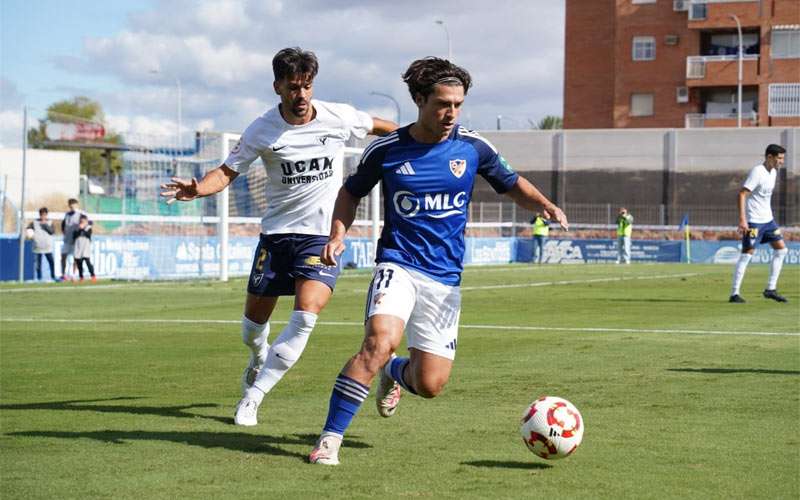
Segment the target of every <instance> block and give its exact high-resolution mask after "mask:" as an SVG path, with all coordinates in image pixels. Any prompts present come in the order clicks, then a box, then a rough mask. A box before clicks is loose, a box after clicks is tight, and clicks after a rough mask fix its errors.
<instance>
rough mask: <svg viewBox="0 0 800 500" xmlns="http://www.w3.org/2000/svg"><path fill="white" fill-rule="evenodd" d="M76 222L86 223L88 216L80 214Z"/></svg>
mask: <svg viewBox="0 0 800 500" xmlns="http://www.w3.org/2000/svg"><path fill="white" fill-rule="evenodd" d="M78 220H85V221H88V220H89V216H88V215H86V214H81V216H80V217H78Z"/></svg>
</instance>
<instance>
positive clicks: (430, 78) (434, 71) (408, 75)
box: [403, 57, 472, 100]
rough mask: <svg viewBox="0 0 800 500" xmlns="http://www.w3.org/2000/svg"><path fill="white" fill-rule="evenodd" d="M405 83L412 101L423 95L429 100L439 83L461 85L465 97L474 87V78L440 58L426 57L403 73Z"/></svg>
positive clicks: (412, 64)
mask: <svg viewBox="0 0 800 500" xmlns="http://www.w3.org/2000/svg"><path fill="white" fill-rule="evenodd" d="M403 81H404V82H406V85H408V91H409V92H410V93H411V98H412V99H416V97H417V95H421V96H422V97H423V98H424V99H426V100H427V99H428V96H429V95H430V94H431V92H433V86H434V85H435V84H437V83H439V84H442V85H461V86H462V87H464V95H466V94H467V91H469V88H470V87H471V86H472V77H470V76H469V73H468V72H467V70H465V69H464V68H461V67H459V66H456V65H455V64H453V63H451V62H450V61H448V60H446V59H439V58H438V57H425V58H423V59H417V60H416V61H414V62H412V63H411V66H409V67H408V69H407V70H406V72H405V73H403Z"/></svg>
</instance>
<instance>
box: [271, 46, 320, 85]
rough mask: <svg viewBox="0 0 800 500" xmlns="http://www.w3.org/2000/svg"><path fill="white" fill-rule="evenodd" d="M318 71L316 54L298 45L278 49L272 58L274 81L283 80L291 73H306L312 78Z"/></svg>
mask: <svg viewBox="0 0 800 500" xmlns="http://www.w3.org/2000/svg"><path fill="white" fill-rule="evenodd" d="M317 71H319V61H317V56H316V54H314V53H313V52H311V51H310V50H303V49H301V48H300V47H288V48H285V49H282V50H280V51H279V52H278V53H277V54H275V57H273V58H272V72H273V73H274V74H275V81H276V82H277V81H279V80H283V79H284V78H286V77H288V76H291V75H303V74H307V75H308V76H310V77H311V79H312V80H313V79H314V77H315V76H317Z"/></svg>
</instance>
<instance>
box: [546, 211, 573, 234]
mask: <svg viewBox="0 0 800 500" xmlns="http://www.w3.org/2000/svg"><path fill="white" fill-rule="evenodd" d="M544 213H545V214H548V215H550V218H551V219H553V220H554V221H556V222H558V223H559V224H560V225H561V227H562V228H564V230H565V231H569V221H567V216H566V214H564V212H562V211H561V209H560V208H558V207H557V206H555V205H553V206H552V207H549V208H546V209H545V211H544Z"/></svg>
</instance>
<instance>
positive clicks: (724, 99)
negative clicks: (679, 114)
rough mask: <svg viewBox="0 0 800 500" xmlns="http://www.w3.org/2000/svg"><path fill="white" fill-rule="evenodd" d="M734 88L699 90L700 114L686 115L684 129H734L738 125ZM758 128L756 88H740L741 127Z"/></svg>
mask: <svg viewBox="0 0 800 500" xmlns="http://www.w3.org/2000/svg"><path fill="white" fill-rule="evenodd" d="M738 101H739V97H738V90H737V88H736V87H714V88H703V89H700V109H701V110H702V111H703V112H702V113H689V114H687V115H686V124H685V126H686V128H703V127H736V126H737V125H738V118H739V113H738ZM756 126H758V86H748V87H742V127H756Z"/></svg>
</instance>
